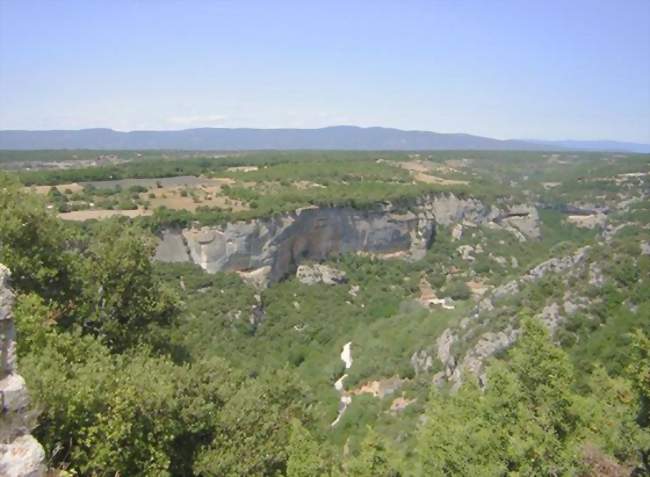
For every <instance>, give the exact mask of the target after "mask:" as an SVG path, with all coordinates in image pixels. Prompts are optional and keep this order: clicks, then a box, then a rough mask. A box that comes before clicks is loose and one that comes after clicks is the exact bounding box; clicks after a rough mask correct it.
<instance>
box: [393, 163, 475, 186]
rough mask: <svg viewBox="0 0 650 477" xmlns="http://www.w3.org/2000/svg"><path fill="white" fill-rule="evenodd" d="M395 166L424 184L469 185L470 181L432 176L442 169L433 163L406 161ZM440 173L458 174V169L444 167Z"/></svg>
mask: <svg viewBox="0 0 650 477" xmlns="http://www.w3.org/2000/svg"><path fill="white" fill-rule="evenodd" d="M393 165H396V166H398V167H401V168H402V169H406V170H407V171H409V172H410V173H411V176H412V177H413V179H415V180H416V181H419V182H424V183H426V184H438V185H450V186H451V185H468V184H469V182H468V181H461V180H455V179H445V178H444V177H439V176H434V175H432V174H431V172H433V171H434V170H436V171H438V169H440V167H436V166H435V165H434V164H432V163H431V162H424V161H420V160H416V161H406V162H394V163H393ZM438 172H442V173H454V172H458V171H457V170H456V169H453V168H450V167H447V166H442V170H439V171H438Z"/></svg>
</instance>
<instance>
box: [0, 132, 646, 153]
mask: <svg viewBox="0 0 650 477" xmlns="http://www.w3.org/2000/svg"><path fill="white" fill-rule="evenodd" d="M0 149H15V150H33V149H125V150H126V149H182V150H255V149H330V150H335V149H340V150H453V149H474V150H545V149H547V150H551V149H576V150H582V149H584V150H609V151H625V152H650V145H645V144H634V143H622V142H615V141H537V140H500V139H493V138H488V137H482V136H475V135H471V134H443V133H436V132H430V131H405V130H401V129H393V128H383V127H369V128H362V127H358V126H331V127H325V128H319V129H252V128H234V129H229V128H196V129H184V130H178V131H129V132H122V131H115V130H112V129H104V128H98V129H80V130H49V131H28V130H4V131H0Z"/></svg>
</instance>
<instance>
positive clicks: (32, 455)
mask: <svg viewBox="0 0 650 477" xmlns="http://www.w3.org/2000/svg"><path fill="white" fill-rule="evenodd" d="M9 279H10V272H9V269H8V268H7V267H5V266H4V265H2V264H0V405H1V411H0V475H1V476H3V477H39V476H42V475H44V474H45V466H44V464H43V462H44V460H45V453H44V451H43V448H42V447H41V445H40V444H39V443H38V442H37V441H36V439H34V438H33V437H32V436H31V435H30V434H29V425H28V420H29V413H28V405H29V395H28V394H27V388H26V386H25V380H24V379H23V378H22V376H20V375H19V374H18V370H17V367H16V330H15V328H14V322H13V315H12V308H13V305H14V294H13V292H12V291H11V289H10V288H9Z"/></svg>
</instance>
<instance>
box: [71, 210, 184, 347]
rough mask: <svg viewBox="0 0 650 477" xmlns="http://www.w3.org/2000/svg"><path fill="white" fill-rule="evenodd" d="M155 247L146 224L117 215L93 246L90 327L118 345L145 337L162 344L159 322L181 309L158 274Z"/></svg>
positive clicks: (88, 281) (88, 269)
mask: <svg viewBox="0 0 650 477" xmlns="http://www.w3.org/2000/svg"><path fill="white" fill-rule="evenodd" d="M154 249H155V243H154V241H153V237H151V236H150V235H148V234H146V233H145V232H144V231H143V230H142V229H141V228H139V227H137V226H136V225H128V224H123V223H121V222H119V221H116V220H114V221H107V222H106V223H104V224H101V226H100V227H99V231H98V233H97V235H96V236H95V237H94V238H93V240H92V241H91V245H90V247H89V249H88V251H87V254H86V261H85V273H84V275H85V280H84V283H85V302H86V306H87V307H88V311H87V313H86V316H87V318H86V320H85V323H84V329H85V330H86V331H90V332H92V333H94V334H96V335H98V336H100V337H102V338H103V339H105V340H106V343H107V344H108V345H109V346H110V347H111V348H112V349H113V350H115V351H120V350H124V349H126V348H128V347H131V346H133V345H134V344H136V343H138V342H140V341H143V340H144V341H146V342H149V343H154V344H157V345H161V343H160V342H158V343H156V338H157V337H158V327H159V326H161V325H168V324H170V321H171V319H172V318H173V316H174V313H175V311H176V297H175V296H174V294H173V293H172V292H171V290H170V289H168V288H166V287H164V286H163V285H162V284H161V282H160V281H159V280H158V279H157V278H156V277H155V275H154V272H153V265H152V260H151V258H152V256H153V252H154ZM160 341H162V340H160Z"/></svg>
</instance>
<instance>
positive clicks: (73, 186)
mask: <svg viewBox="0 0 650 477" xmlns="http://www.w3.org/2000/svg"><path fill="white" fill-rule="evenodd" d="M52 187H56V188H57V189H58V190H59V192H61V193H63V192H65V191H66V190H70V191H72V193H75V192H81V191H82V190H83V188H84V187H83V186H82V185H81V184H79V183H77V182H70V183H69V184H59V185H57V186H49V185H47V186H31V187H26V189H28V190H30V191H32V192H36V193H37V194H47V193H48V192H49V191H50V189H51V188H52Z"/></svg>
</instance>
